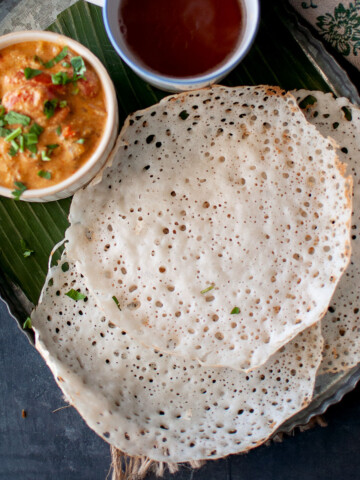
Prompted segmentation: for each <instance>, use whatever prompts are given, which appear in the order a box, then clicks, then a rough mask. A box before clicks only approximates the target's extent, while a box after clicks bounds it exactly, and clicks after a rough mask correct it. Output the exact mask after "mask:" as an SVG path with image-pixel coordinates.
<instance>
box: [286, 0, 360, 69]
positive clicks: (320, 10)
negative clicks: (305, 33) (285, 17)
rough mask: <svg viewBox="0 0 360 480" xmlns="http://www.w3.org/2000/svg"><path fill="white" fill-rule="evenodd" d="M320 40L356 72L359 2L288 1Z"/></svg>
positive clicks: (359, 59) (358, 63)
mask: <svg viewBox="0 0 360 480" xmlns="http://www.w3.org/2000/svg"><path fill="white" fill-rule="evenodd" d="M289 2H290V4H291V5H292V6H293V7H294V8H295V10H296V11H297V12H299V13H300V15H302V16H303V17H304V18H305V19H306V20H307V21H308V22H309V23H310V24H311V25H312V26H313V27H314V28H315V29H316V30H317V32H318V33H319V35H320V36H321V37H322V38H323V40H324V41H325V42H327V43H329V44H330V45H331V46H332V47H333V48H335V49H336V50H337V51H338V52H340V53H341V54H342V55H344V57H345V58H346V59H347V60H348V61H349V62H351V63H352V64H353V65H355V66H356V67H357V68H358V69H360V0H353V1H351V2H350V1H347V0H344V1H341V2H339V1H338V0H307V1H304V0H289Z"/></svg>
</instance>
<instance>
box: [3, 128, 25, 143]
mask: <svg viewBox="0 0 360 480" xmlns="http://www.w3.org/2000/svg"><path fill="white" fill-rule="evenodd" d="M20 134H21V128H20V127H19V128H17V129H16V130H11V131H10V133H9V134H8V135H7V136H6V137H5V141H6V142H11V140H14V138H16V137H18V136H19V135H20Z"/></svg>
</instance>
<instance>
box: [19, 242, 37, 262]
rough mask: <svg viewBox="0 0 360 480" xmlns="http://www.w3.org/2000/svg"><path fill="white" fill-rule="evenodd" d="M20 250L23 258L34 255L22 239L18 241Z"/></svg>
mask: <svg viewBox="0 0 360 480" xmlns="http://www.w3.org/2000/svg"><path fill="white" fill-rule="evenodd" d="M20 245H21V250H22V254H23V256H24V258H27V257H30V255H32V254H33V253H34V250H31V249H30V248H29V247H28V246H27V244H26V242H25V240H24V239H23V238H21V239H20Z"/></svg>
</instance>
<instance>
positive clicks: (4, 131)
mask: <svg viewBox="0 0 360 480" xmlns="http://www.w3.org/2000/svg"><path fill="white" fill-rule="evenodd" d="M10 133H11V130H9V129H8V128H3V127H0V137H7V136H8V135H9V134H10Z"/></svg>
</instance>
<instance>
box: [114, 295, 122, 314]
mask: <svg viewBox="0 0 360 480" xmlns="http://www.w3.org/2000/svg"><path fill="white" fill-rule="evenodd" d="M112 299H113V300H114V302H115V304H116V306H117V307H118V309H119V310H120V311H121V307H120V303H119V300H118V299H117V298H116V297H115V295H114V296H113V297H112Z"/></svg>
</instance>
